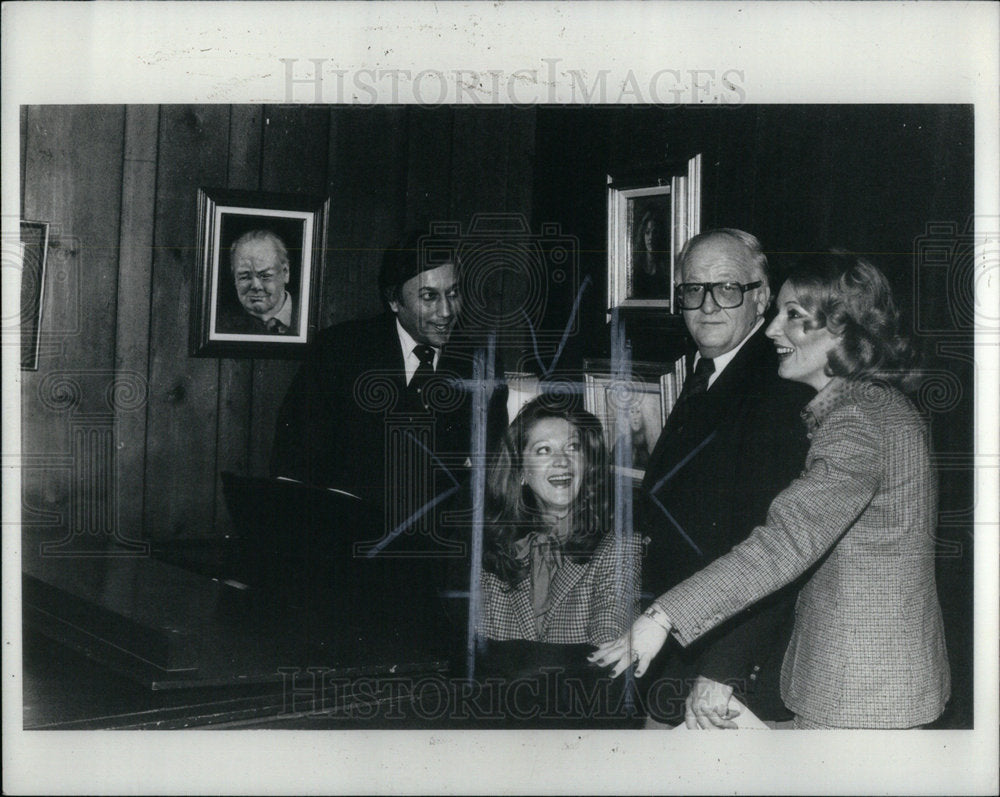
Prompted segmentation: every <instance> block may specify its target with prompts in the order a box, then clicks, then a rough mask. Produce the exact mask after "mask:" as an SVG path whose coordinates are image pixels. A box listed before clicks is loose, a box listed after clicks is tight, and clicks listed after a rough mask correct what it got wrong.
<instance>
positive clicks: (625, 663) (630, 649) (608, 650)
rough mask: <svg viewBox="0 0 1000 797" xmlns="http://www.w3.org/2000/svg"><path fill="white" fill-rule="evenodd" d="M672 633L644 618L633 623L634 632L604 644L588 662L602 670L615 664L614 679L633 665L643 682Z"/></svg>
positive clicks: (639, 618)
mask: <svg viewBox="0 0 1000 797" xmlns="http://www.w3.org/2000/svg"><path fill="white" fill-rule="evenodd" d="M669 632H670V629H669V628H664V627H663V626H662V625H660V624H659V623H657V622H656V621H655V620H652V619H650V618H649V617H647V616H646V615H644V614H641V615H639V617H638V619H637V620H636V621H635V622H634V623H632V629H631V631H629V632H628V633H627V634H622V635H621V636H620V637H618V639H616V640H614V641H613V642H605V643H604V644H603V645H601V646H600V647H599V648H598V649H597V650H595V651H594V652H593V653H591V654H590V655H589V656H588V657H587V660H588V661H591V662H593V663H594V664H597V665H600V666H601V667H608V666H610V665H612V664H613V665H614V669H613V670H612V671H611V677H612V678H617V677H618V676H619V675H621V674H622V673H623V672H625V670H627V669H628V668H629V666H631V665H632V664H633V663H634V664H635V665H636V668H635V677H636V678H641V677H642V676H643V674H644V673H645V672H646V670H647V669H648V667H649V663H650V662H651V661H652V660H653V657H654V656H655V655H656V654H657V653H659V652H660V648H662V647H663V643H664V642H666V641H667V634H668V633H669Z"/></svg>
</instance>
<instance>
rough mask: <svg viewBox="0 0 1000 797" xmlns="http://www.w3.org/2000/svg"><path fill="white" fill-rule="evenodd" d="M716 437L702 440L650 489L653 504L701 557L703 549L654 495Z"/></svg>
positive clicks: (711, 436)
mask: <svg viewBox="0 0 1000 797" xmlns="http://www.w3.org/2000/svg"><path fill="white" fill-rule="evenodd" d="M715 435H716V433H715V432H712V434H710V435H709V436H708V437H706V438H705V439H704V440H702V441H701V442H700V443H698V445H697V446H695V448H694V449H693V450H691V451H690V452H689V453H688V455H687V456H686V457H684V459H682V460H681V461H680V462H678V463H677V464H676V465H674V467H673V468H671V469H670V470H669V471H668V472H667V474H666V475H665V476H664V477H663V478H662V479H660V480H659V481H658V482H657V483H656V484H654V485H653V486H652V488H651V489H650V491H649V497H650V499H651V500H652V501H653V503H655V504H656V505H657V506H658V507H659V508H660V510H661V511H662V512H663V514H664V515H666V518H667V520H669V521H670V522H671V523H672V524H673V525H674V528H675V529H677V531H678V532H679V533H680V535H681V536H682V537H683V538H684V540H685V541H686V542H687V543H688V545H690V546H691V547H692V548H694V550H695V551H696V552H697V554H698V555H699V556H703V555H704V554H703V553H702V550H701V548H699V547H698V546H697V545H695V543H694V540H692V539H691V538H690V537H689V536H688V535H687V534H686V533H685V532H684V529H682V528H681V526H680V524H679V523H678V522H677V521H676V520H674V516H673V515H671V514H670V512H668V511H667V508H666V507H665V506H664V505H663V504H662V503H660V501H659V499H657V497H656V496H655V495H654V493H656V492H657V491H659V489H660V488H661V487H662V486H663V485H664V484H666V483H667V481H668V480H669V479H670V478H672V477H673V475H674V474H675V473H677V471H679V470H680V469H681V468H683V467H684V466H685V465H687V464H688V462H690V461H691V459H692V458H693V457H694V456H695V455H696V454H697V453H698V452H699V451H701V450H702V449H703V448H704V447H705V446H707V445H708V444H709V443H711V442H712V440H713V439H714V438H715Z"/></svg>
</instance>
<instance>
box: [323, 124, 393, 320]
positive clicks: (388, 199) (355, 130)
mask: <svg viewBox="0 0 1000 797" xmlns="http://www.w3.org/2000/svg"><path fill="white" fill-rule="evenodd" d="M332 114H333V120H332V124H333V130H334V136H333V140H334V142H335V145H336V149H335V151H334V152H333V154H332V156H331V158H330V163H331V168H330V180H329V193H330V213H331V215H330V236H329V250H328V253H327V279H326V284H325V285H324V288H323V294H324V299H323V306H324V312H323V313H322V314H321V317H322V318H323V319H324V320H325V321H327V322H328V323H330V324H335V323H338V322H340V321H346V320H348V319H351V318H362V317H364V316H370V315H374V314H376V313H378V312H380V311H381V310H382V302H381V299H380V298H379V296H378V287H377V286H378V270H379V266H380V264H381V260H382V251H383V250H384V249H385V247H386V246H391V245H392V244H393V243H394V242H395V241H396V240H397V239H398V238H399V236H400V235H401V234H402V232H403V228H404V225H405V221H406V216H405V212H404V206H405V202H406V192H407V158H406V152H407V146H406V145H407V141H406V138H407V136H406V129H407V128H406V109H405V108H402V107H394V106H375V107H361V108H359V107H340V108H336V109H334V110H333V111H332Z"/></svg>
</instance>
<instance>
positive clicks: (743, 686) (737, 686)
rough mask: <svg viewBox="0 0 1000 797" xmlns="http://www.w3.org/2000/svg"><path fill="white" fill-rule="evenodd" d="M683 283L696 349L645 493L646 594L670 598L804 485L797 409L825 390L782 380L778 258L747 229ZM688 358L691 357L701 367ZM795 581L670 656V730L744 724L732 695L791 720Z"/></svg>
mask: <svg viewBox="0 0 1000 797" xmlns="http://www.w3.org/2000/svg"><path fill="white" fill-rule="evenodd" d="M680 262H681V274H682V282H681V284H680V285H679V286H678V287H677V296H678V303H679V306H680V308H681V309H682V311H683V314H684V322H685V324H686V326H687V328H688V331H689V332H690V334H691V337H692V338H693V339H694V342H695V345H696V346H697V352H696V353H695V355H694V358H693V364H694V367H693V372H692V373H691V374H689V375H688V377H687V379H686V381H685V385H684V389H683V391H682V394H681V397H680V398H679V400H678V403H677V405H676V406H675V408H674V411H673V412H672V413H671V416H670V418H669V419H668V421H667V424H666V427H665V428H664V430H663V433H662V434H661V435H660V438H659V440H658V441H657V444H656V447H655V448H654V450H653V452H652V454H651V455H650V463H649V466H648V468H647V469H646V476H645V479H644V480H643V483H642V489H641V498H640V502H639V505H638V507H637V520H638V523H639V528H640V530H641V531H642V532H643V533H644V534H645V535H647V536H648V537H649V538H650V544H649V548H648V550H647V554H646V566H645V568H644V590H645V591H647V592H650V593H652V594H653V595H661V594H663V592H664V591H665V590H667V589H669V588H670V587H672V586H674V585H675V584H678V583H679V582H681V581H683V580H684V579H686V578H687V577H688V576H690V575H692V574H693V573H695V572H697V571H698V570H700V569H702V568H703V567H704V566H705V565H707V564H708V563H709V562H711V561H712V560H713V559H715V558H717V557H718V556H720V555H722V554H724V553H726V552H727V551H728V550H729V549H730V548H732V546H734V545H735V544H737V543H739V542H741V541H742V540H743V539H745V538H746V537H747V536H748V535H749V533H750V531H751V530H752V529H753V528H754V526H756V525H758V524H760V523H763V521H764V519H765V516H766V514H767V508H768V506H769V505H770V503H771V500H772V499H773V498H774V497H775V496H776V495H777V494H778V493H779V492H780V491H781V490H782V489H783V488H784V487H786V486H787V485H788V484H789V483H790V482H791V480H792V479H794V478H795V477H796V476H798V475H799V473H800V471H801V469H802V465H803V462H804V459H805V454H806V451H807V448H808V441H807V439H806V436H805V430H804V427H803V424H802V421H801V419H800V417H799V413H800V411H801V410H802V408H803V407H804V406H805V404H806V402H807V401H808V400H809V399H810V398H811V396H812V395H813V393H814V391H812V390H811V389H809V388H806V387H805V386H803V385H799V384H796V383H793V382H787V381H784V380H782V379H780V378H779V377H778V363H777V356H776V354H775V350H774V346H773V345H772V344H771V342H770V341H769V340H768V339H767V338H766V337H765V336H764V312H765V310H766V309H767V307H768V305H769V303H770V287H769V284H768V277H767V258H766V257H765V255H764V253H763V251H762V250H761V247H760V243H759V242H758V241H757V239H756V238H754V237H753V236H752V235H750V234H749V233H745V232H742V231H740V230H732V229H720V230H714V231H711V232H707V233H702V234H701V235H697V236H695V237H694V238H692V239H691V240H690V241H688V243H687V244H686V245H685V247H684V249H683V251H682V252H681V255H680ZM689 361H690V360H689ZM796 591H797V590H796V585H791V586H790V587H789V588H786V589H785V590H784V591H782V592H780V593H778V594H776V595H774V596H771V597H770V598H768V599H766V600H765V601H762V602H761V603H759V604H757V605H755V606H753V607H752V608H750V609H748V610H746V611H745V612H743V613H742V614H740V615H738V616H737V617H735V618H733V619H732V620H730V621H729V622H728V623H726V624H724V625H722V626H720V628H718V629H717V630H716V631H715V632H713V633H712V634H710V635H708V636H706V637H705V638H704V639H703V640H702V641H701V642H699V643H698V644H695V645H692V646H691V647H689V648H686V649H684V650H681V649H680V648H679V647H678V646H676V645H671V646H668V647H666V648H664V650H663V652H662V653H661V654H660V656H659V658H658V659H657V660H654V662H653V664H652V666H651V668H650V675H649V676H647V679H648V678H655V680H652V681H648V680H647V682H646V683H645V684H644V685H645V686H646V692H645V693H646V697H647V710H648V711H649V714H650V717H651V718H652V719H654V720H656V721H659V722H665V723H676V722H679V721H680V720H681V719H684V718H685V717H687V719H688V720H689V721H691V720H693V721H695V722H697V725H698V726H699V727H704V728H711V727H718V728H723V727H732V722H731V719H730V718H731V716H732V714H731V713H730V712H731V709H730V705H729V704H730V698H731V697H733V696H734V695H735V697H736V698H737V699H739V700H741V701H743V702H744V703H745V704H746V705H747V706H748V708H749V709H750V710H751V711H753V712H754V713H755V714H757V716H759V717H760V718H761V719H764V720H770V721H781V720H786V719H790V718H791V714H790V713H789V712H787V710H786V709H785V707H784V706H783V705H782V703H781V699H780V695H779V691H778V680H779V675H780V668H781V661H782V656H783V654H784V651H785V647H786V645H787V642H788V637H789V633H790V630H791V619H792V617H791V615H792V609H793V605H794V597H795V592H796Z"/></svg>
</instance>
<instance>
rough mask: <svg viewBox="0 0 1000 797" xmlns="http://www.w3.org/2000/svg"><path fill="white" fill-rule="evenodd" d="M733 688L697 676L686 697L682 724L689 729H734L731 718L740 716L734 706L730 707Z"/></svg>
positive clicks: (734, 724)
mask: <svg viewBox="0 0 1000 797" xmlns="http://www.w3.org/2000/svg"><path fill="white" fill-rule="evenodd" d="M732 696H733V688H732V687H731V686H726V685H725V684H720V683H719V682H718V681H713V680H711V679H710V678H705V677H704V676H703V675H699V676H698V680H697V681H695V683H694V686H693V687H691V694H689V695H688V696H687V700H686V701H685V704H684V705H685V710H684V724H685V725H687V726H688V727H689V728H704V729H713V728H736V727H738V726H737V725H736V723H735V722H733V720H732V718H733V717H736V716H738V715H739V714H740V710H739V709H738V708H736V706H735V705H734V706H732V707H730V698H731V697H732Z"/></svg>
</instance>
